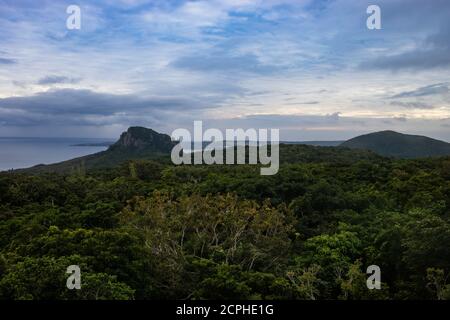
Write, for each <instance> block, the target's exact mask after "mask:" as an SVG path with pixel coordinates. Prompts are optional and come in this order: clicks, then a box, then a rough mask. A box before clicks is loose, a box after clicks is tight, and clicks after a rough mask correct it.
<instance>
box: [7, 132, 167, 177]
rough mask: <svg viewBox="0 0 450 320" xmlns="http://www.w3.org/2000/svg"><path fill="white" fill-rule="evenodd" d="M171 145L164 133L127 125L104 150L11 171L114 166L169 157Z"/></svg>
mask: <svg viewBox="0 0 450 320" xmlns="http://www.w3.org/2000/svg"><path fill="white" fill-rule="evenodd" d="M174 145H175V142H173V141H172V139H171V138H170V136H169V135H167V134H162V133H158V132H156V131H154V130H152V129H147V128H144V127H130V128H128V130H127V131H125V132H123V133H122V134H121V136H120V138H119V140H118V141H117V142H115V143H114V144H112V145H110V146H109V148H108V149H107V150H106V151H102V152H98V153H94V154H91V155H87V156H84V157H79V158H75V159H71V160H67V161H63V162H59V163H55V164H49V165H37V166H34V167H31V168H27V169H19V170H14V171H16V172H29V173H45V172H59V173H71V172H84V171H86V170H88V169H98V168H108V167H114V166H117V165H119V164H121V163H123V162H125V161H127V160H140V159H161V158H164V157H168V156H169V155H170V151H171V150H172V147H173V146H174Z"/></svg>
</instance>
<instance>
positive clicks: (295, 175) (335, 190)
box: [0, 145, 450, 299]
mask: <svg viewBox="0 0 450 320" xmlns="http://www.w3.org/2000/svg"><path fill="white" fill-rule="evenodd" d="M281 159H282V162H281V163H282V164H281V167H280V171H279V172H278V174H276V175H273V176H261V175H260V174H259V168H258V167H257V166H252V165H229V166H223V165H222V166H177V167H176V166H173V165H171V164H170V163H169V162H168V161H159V162H158V161H151V160H134V161H128V162H125V163H123V164H121V165H119V166H115V167H112V168H105V169H93V170H78V171H72V172H71V173H66V174H55V173H52V174H38V175H30V174H28V173H15V172H12V173H2V174H0V298H1V299H161V298H162V299H168V298H175V299H185V298H189V299H231V298H233V299H236V298H238V299H254V298H255V299H450V283H449V282H446V281H448V280H446V279H448V278H447V276H448V273H449V272H450V249H449V243H450V158H448V157H447V158H437V159H427V160H392V159H386V158H382V157H379V156H376V155H374V154H371V153H369V152H365V151H352V150H349V149H341V148H321V147H310V146H295V145H291V146H285V147H283V148H282V152H281ZM72 264H77V265H79V266H80V267H81V271H82V285H83V287H82V288H83V289H82V290H67V288H66V279H67V274H66V268H67V266H69V265H72ZM372 264H376V265H378V266H380V268H381V272H382V273H381V274H382V278H381V280H382V289H381V290H368V289H367V287H366V279H367V275H366V273H365V272H366V268H367V266H369V265H372Z"/></svg>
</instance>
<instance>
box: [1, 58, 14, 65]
mask: <svg viewBox="0 0 450 320" xmlns="http://www.w3.org/2000/svg"><path fill="white" fill-rule="evenodd" d="M16 63H17V61H16V60H14V59H9V58H1V57H0V64H16Z"/></svg>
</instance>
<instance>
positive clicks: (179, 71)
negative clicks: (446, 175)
mask: <svg viewBox="0 0 450 320" xmlns="http://www.w3.org/2000/svg"><path fill="white" fill-rule="evenodd" d="M372 4H375V5H378V6H379V7H380V9H381V29H380V30H369V29H368V28H367V26H366V20H367V18H368V17H369V14H367V12H366V9H367V7H368V6H369V5H372ZM70 5H77V6H79V7H80V10H81V29H79V30H70V29H68V28H67V26H66V20H67V18H68V17H69V14H67V13H66V9H67V7H68V6H70ZM449 17H450V1H448V0H433V1H426V0H379V1H378V0H371V1H366V0H358V1H354V0H317V1H312V0H265V1H263V0H207V1H206V0H198V1H184V0H173V1H170V0H164V1H159V0H155V1H145V0H116V1H113V0H99V1H85V0H80V1H76V0H69V1H64V0H63V1H54V0H51V1H50V0H49V1H47V0H0V30H1V31H0V136H26V137H104V138H116V137H118V136H119V134H120V133H121V132H122V131H124V130H126V129H127V128H128V127H129V126H145V127H148V128H152V129H154V130H157V131H160V132H164V133H167V134H170V133H171V132H172V131H173V130H175V129H177V128H187V129H189V130H192V128H193V121H194V120H202V121H203V122H204V127H205V128H208V127H211V128H218V129H221V130H225V129H226V128H243V129H248V128H279V129H280V138H281V140H297V141H304V140H344V139H348V138H351V137H354V136H356V135H359V134H364V133H369V132H374V131H380V130H395V131H399V132H403V133H410V134H420V135H427V136H431V137H434V138H437V139H441V140H445V141H449V142H450V19H449Z"/></svg>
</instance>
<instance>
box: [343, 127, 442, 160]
mask: <svg viewBox="0 0 450 320" xmlns="http://www.w3.org/2000/svg"><path fill="white" fill-rule="evenodd" d="M340 146H341V147H347V148H351V149H365V150H370V151H373V152H375V153H378V154H379V155H382V156H388V157H396V158H426V157H436V156H447V155H450V143H447V142H444V141H440V140H436V139H432V138H429V137H425V136H418V135H410V134H403V133H399V132H395V131H390V130H388V131H380V132H375V133H369V134H365V135H361V136H358V137H355V138H353V139H350V140H347V141H345V142H344V143H342V144H341V145H340Z"/></svg>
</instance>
